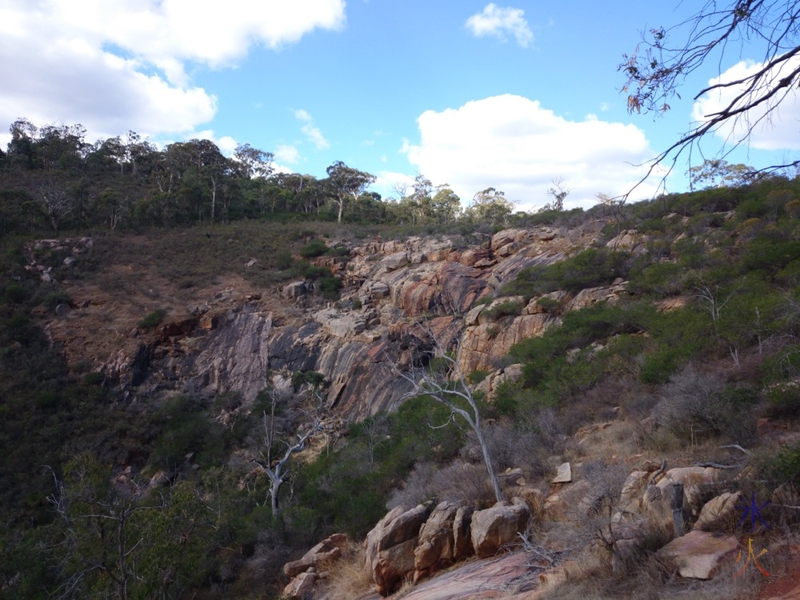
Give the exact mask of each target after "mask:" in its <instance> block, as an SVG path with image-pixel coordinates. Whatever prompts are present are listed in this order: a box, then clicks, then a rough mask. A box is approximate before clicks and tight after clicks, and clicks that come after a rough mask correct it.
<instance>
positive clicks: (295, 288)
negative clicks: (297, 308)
mask: <svg viewBox="0 0 800 600" xmlns="http://www.w3.org/2000/svg"><path fill="white" fill-rule="evenodd" d="M282 294H283V297H284V298H287V299H295V298H301V297H303V296H305V294H306V282H305V281H293V282H292V283H287V284H286V285H285V286H283V291H282Z"/></svg>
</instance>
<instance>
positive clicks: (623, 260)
mask: <svg viewBox="0 0 800 600" xmlns="http://www.w3.org/2000/svg"><path fill="white" fill-rule="evenodd" d="M629 260H630V255H629V254H627V253H624V252H615V251H613V250H607V249H605V248H589V249H587V250H584V251H583V252H580V253H579V254H576V255H575V256H573V257H570V258H568V259H566V260H563V261H561V262H558V263H555V264H553V265H549V266H533V267H527V268H525V269H522V270H521V271H520V272H519V273H518V274H517V277H516V278H515V279H514V281H512V282H510V283H508V284H506V285H505V286H503V288H502V290H501V291H502V294H503V295H506V296H508V295H520V296H524V297H526V298H530V297H532V296H534V295H537V294H546V293H548V292H553V291H556V290H567V291H570V292H579V291H581V290H583V289H586V288H591V287H598V286H601V285H607V284H610V283H611V282H612V281H614V279H616V278H617V277H623V278H624V277H627V275H628V268H629V265H628V263H629Z"/></svg>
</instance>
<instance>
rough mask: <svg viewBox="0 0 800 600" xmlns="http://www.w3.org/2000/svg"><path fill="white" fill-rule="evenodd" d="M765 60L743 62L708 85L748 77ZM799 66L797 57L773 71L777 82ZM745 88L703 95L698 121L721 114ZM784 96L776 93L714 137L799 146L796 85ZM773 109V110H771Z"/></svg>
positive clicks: (779, 146)
mask: <svg viewBox="0 0 800 600" xmlns="http://www.w3.org/2000/svg"><path fill="white" fill-rule="evenodd" d="M762 66H763V65H762V63H755V62H753V61H741V62H739V63H737V64H735V65H733V66H732V67H731V68H730V69H728V70H727V71H725V72H724V73H722V74H721V75H720V76H719V77H716V78H714V79H711V80H710V81H709V82H708V83H709V85H716V84H717V83H725V82H729V81H737V80H740V79H743V78H745V77H748V76H750V75H752V74H753V73H755V72H756V71H758V70H759V69H761V68H762ZM798 67H800V57H794V59H791V60H789V61H787V62H786V64H784V65H783V67H782V69H780V70H778V71H777V72H776V73H774V79H773V80H774V81H776V82H777V81H779V80H780V78H781V77H782V75H783V74H784V73H785V74H787V75H788V74H789V73H790V72H791V71H793V70H795V69H797V68H798ZM743 91H744V88H743V87H742V86H733V87H730V88H722V89H720V90H714V91H712V92H710V93H708V94H704V95H703V96H701V97H700V98H699V99H698V100H697V101H696V102H695V103H694V106H693V107H692V118H693V119H694V120H695V121H697V122H703V121H705V120H706V115H712V114H714V113H718V112H720V111H721V110H723V109H724V108H725V107H727V106H728V105H729V104H730V103H731V102H732V101H733V100H734V99H735V98H736V96H738V95H739V94H741V93H742V92H743ZM785 91H786V94H785V95H784V94H783V93H782V92H779V93H778V94H776V96H775V99H773V100H772V101H769V102H765V103H764V104H762V105H760V106H758V107H756V108H754V109H752V110H750V111H748V112H747V113H744V114H743V115H742V116H741V117H739V118H738V119H735V120H734V119H731V120H729V121H728V122H726V123H724V124H723V125H722V126H720V127H719V128H718V129H717V130H716V131H715V132H714V134H715V136H716V137H717V138H719V139H721V140H724V141H725V142H728V143H736V142H738V141H741V140H743V139H744V138H746V137H747V135H748V132H751V133H750V135H749V143H750V145H751V146H752V147H753V148H759V149H762V150H782V149H791V150H797V149H800V94H798V91H797V86H796V85H795V86H790V87H789V88H787V89H786V90H785ZM770 111H771V112H770Z"/></svg>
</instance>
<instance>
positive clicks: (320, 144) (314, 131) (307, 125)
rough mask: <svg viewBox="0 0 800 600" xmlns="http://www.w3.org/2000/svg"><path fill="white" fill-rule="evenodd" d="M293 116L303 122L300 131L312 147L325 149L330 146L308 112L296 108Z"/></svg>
mask: <svg viewBox="0 0 800 600" xmlns="http://www.w3.org/2000/svg"><path fill="white" fill-rule="evenodd" d="M294 116H295V118H296V119H297V120H298V121H301V122H302V123H303V126H302V127H301V128H300V131H302V132H303V134H304V135H305V136H306V137H307V138H308V140H309V141H310V142H311V143H312V144H314V147H315V148H316V149H317V150H325V149H326V148H330V147H331V145H330V144H329V143H328V140H326V139H325V136H324V135H322V132H321V131H320V130H319V129H318V128H317V127H316V126H315V125H314V119H312V118H311V115H310V114H308V112H307V111H305V110H303V109H302V108H301V109H300V110H296V111H295V112H294Z"/></svg>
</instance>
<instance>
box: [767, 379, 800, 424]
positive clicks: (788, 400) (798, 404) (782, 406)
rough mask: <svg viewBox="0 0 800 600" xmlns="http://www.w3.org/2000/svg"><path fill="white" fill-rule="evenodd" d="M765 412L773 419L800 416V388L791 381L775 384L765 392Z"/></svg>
mask: <svg viewBox="0 0 800 600" xmlns="http://www.w3.org/2000/svg"><path fill="white" fill-rule="evenodd" d="M766 396H767V400H768V401H769V408H768V409H767V414H768V415H769V416H770V417H771V418H773V419H797V418H800V388H799V387H798V386H797V385H794V384H792V383H789V384H785V385H776V386H774V387H772V388H771V389H770V390H769V391H768V392H767V393H766Z"/></svg>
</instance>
